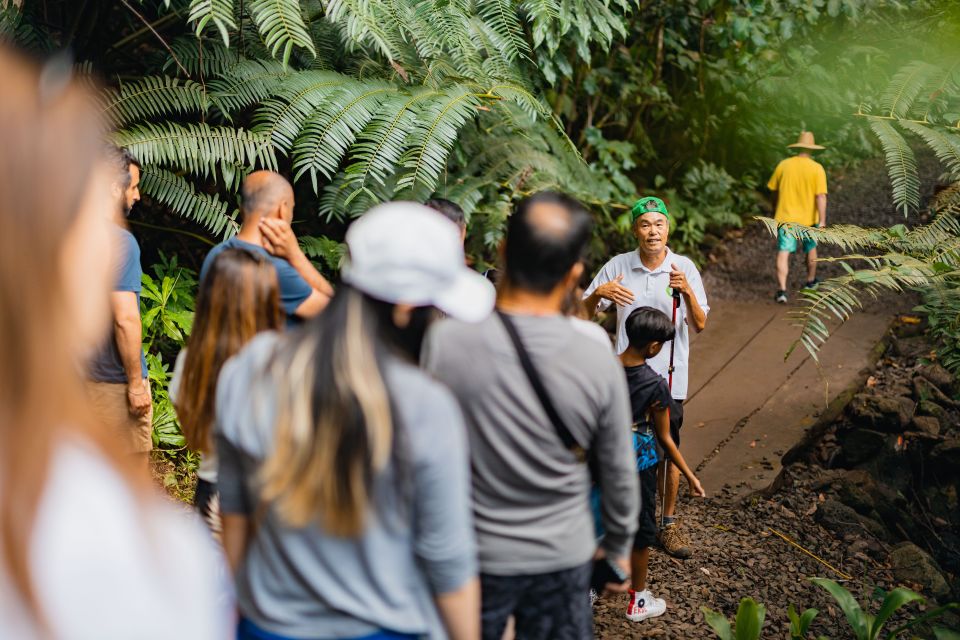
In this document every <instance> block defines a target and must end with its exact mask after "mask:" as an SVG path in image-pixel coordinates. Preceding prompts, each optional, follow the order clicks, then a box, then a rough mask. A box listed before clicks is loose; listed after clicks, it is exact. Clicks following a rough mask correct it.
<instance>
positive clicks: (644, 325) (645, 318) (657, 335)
mask: <svg viewBox="0 0 960 640" xmlns="http://www.w3.org/2000/svg"><path fill="white" fill-rule="evenodd" d="M624 329H625V330H626V334H627V340H629V341H630V346H631V347H633V348H634V349H643V348H645V347H646V346H647V345H649V344H650V343H651V342H660V343H663V342H669V341H670V340H673V337H674V336H675V335H676V333H677V329H676V327H674V326H673V323H672V322H670V318H668V317H667V314H665V313H664V312H663V311H660V310H659V309H654V308H653V307H638V308H636V309H634V310H633V311H631V312H630V315H629V316H627V320H626V322H625V323H624Z"/></svg>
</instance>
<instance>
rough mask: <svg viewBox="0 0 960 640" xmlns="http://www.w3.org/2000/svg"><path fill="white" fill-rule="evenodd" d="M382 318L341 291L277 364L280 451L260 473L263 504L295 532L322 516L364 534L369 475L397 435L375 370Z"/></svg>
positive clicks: (383, 462)
mask: <svg viewBox="0 0 960 640" xmlns="http://www.w3.org/2000/svg"><path fill="white" fill-rule="evenodd" d="M382 315H383V314H382V313H381V312H379V310H378V309H377V308H376V307H375V306H374V305H373V304H372V302H371V301H370V300H369V299H368V298H366V296H364V295H363V294H361V293H359V292H357V291H355V290H353V289H350V288H343V289H341V290H340V291H339V292H338V293H337V295H336V296H335V297H334V299H333V300H332V301H331V303H330V305H329V306H328V307H327V309H326V310H325V311H324V313H323V314H322V315H321V316H320V317H319V318H317V319H316V320H314V321H313V324H312V325H310V326H309V327H308V328H307V330H305V331H303V332H302V333H301V334H300V336H299V340H295V341H293V342H292V344H291V346H290V348H289V349H288V351H287V352H286V353H285V355H283V356H282V357H278V358H277V359H276V360H275V361H274V363H273V366H272V370H271V375H270V377H271V378H272V381H273V384H274V385H275V386H276V388H277V389H278V394H279V398H278V401H279V402H278V407H279V412H278V418H277V431H276V447H275V449H274V452H273V453H272V455H271V456H270V457H269V458H268V459H267V461H266V463H265V464H264V467H263V469H262V473H261V480H262V483H263V484H262V490H261V497H262V499H263V500H264V502H265V503H266V504H268V505H271V506H273V507H274V508H275V509H276V511H277V513H278V515H279V516H280V517H281V518H282V519H283V520H284V521H285V522H287V523H289V524H290V525H292V526H295V527H300V526H305V525H307V524H308V523H310V522H311V521H315V520H317V519H319V521H320V523H321V524H322V525H323V527H324V528H325V529H326V531H328V532H329V533H330V534H332V535H335V536H342V537H351V536H356V535H359V534H360V533H361V532H362V531H363V529H364V526H365V520H366V514H367V511H368V507H369V505H370V503H371V501H372V495H371V494H372V482H373V478H374V476H375V475H376V474H377V473H378V472H380V471H383V469H384V468H385V467H386V466H387V464H388V462H389V461H390V459H391V452H392V450H393V446H394V438H395V425H394V421H393V418H392V410H391V403H390V396H389V393H388V391H387V387H386V384H385V383H384V379H383V374H382V370H381V364H380V362H381V356H382V351H383V345H382V343H381V342H380V339H379V338H378V334H379V331H380V330H381V328H380V327H378V323H379V322H382V320H380V318H381V317H382Z"/></svg>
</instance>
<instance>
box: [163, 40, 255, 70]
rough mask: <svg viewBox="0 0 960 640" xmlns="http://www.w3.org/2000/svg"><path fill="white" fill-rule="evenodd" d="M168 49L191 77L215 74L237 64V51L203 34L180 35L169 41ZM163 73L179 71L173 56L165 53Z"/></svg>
mask: <svg viewBox="0 0 960 640" xmlns="http://www.w3.org/2000/svg"><path fill="white" fill-rule="evenodd" d="M170 49H172V50H173V53H174V54H175V55H176V56H177V60H179V61H180V64H182V65H183V67H184V68H185V69H186V70H187V72H188V73H189V74H190V75H191V77H197V78H206V77H212V76H217V75H219V74H221V73H223V72H224V71H226V70H227V69H229V68H230V67H232V66H233V65H235V64H237V59H238V52H237V51H233V50H231V49H230V48H229V46H227V45H224V44H223V43H222V42H220V40H219V39H216V40H210V39H207V38H204V37H203V36H200V37H195V36H180V37H178V38H174V40H173V41H172V42H171V43H170ZM163 71H164V73H179V72H180V71H179V67H178V66H177V63H176V62H175V61H174V59H173V57H172V56H170V55H167V57H166V58H165V59H164V62H163Z"/></svg>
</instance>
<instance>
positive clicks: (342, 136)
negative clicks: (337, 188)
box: [293, 82, 397, 191]
mask: <svg viewBox="0 0 960 640" xmlns="http://www.w3.org/2000/svg"><path fill="white" fill-rule="evenodd" d="M396 91H397V88H396V87H395V86H394V85H392V84H389V83H386V82H365V83H362V84H355V85H348V86H346V87H343V88H342V89H340V90H339V91H337V92H335V93H333V94H331V95H330V96H329V97H328V98H327V100H326V101H325V102H324V104H323V106H322V107H321V108H319V109H318V110H317V111H315V112H314V113H313V115H311V116H310V118H309V119H308V120H307V122H306V124H305V125H304V127H303V130H302V131H301V132H300V137H299V138H298V139H297V142H296V144H295V146H294V148H293V158H294V160H293V168H294V172H295V176H296V178H299V177H300V176H302V175H303V174H305V173H309V174H310V180H311V182H312V183H313V189H314V191H317V190H318V185H317V174H318V173H319V174H322V175H324V176H325V177H326V178H327V179H329V178H330V177H331V176H332V175H333V174H334V173H335V172H336V169H337V167H338V166H339V165H340V161H341V159H342V158H343V156H344V155H345V154H346V152H347V149H348V148H349V147H350V145H352V144H353V142H354V140H355V139H356V137H357V134H358V133H360V132H361V131H363V129H364V128H365V127H366V126H367V125H368V124H369V123H370V121H371V120H372V119H373V116H374V114H375V113H376V112H377V111H378V110H379V108H380V105H381V104H383V102H384V100H385V99H386V98H387V97H388V96H390V95H391V94H395V93H396Z"/></svg>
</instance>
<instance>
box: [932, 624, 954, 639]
mask: <svg viewBox="0 0 960 640" xmlns="http://www.w3.org/2000/svg"><path fill="white" fill-rule="evenodd" d="M933 635H934V637H935V638H936V639H937V640H960V631H955V630H951V629H945V628H944V627H934V628H933Z"/></svg>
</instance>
